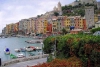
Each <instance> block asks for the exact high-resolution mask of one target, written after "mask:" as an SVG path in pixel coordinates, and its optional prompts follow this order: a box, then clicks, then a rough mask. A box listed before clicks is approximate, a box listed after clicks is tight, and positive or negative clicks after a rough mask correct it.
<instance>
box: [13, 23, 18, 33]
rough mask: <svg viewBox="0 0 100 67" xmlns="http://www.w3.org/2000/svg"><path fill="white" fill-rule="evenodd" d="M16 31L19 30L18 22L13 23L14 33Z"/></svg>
mask: <svg viewBox="0 0 100 67" xmlns="http://www.w3.org/2000/svg"><path fill="white" fill-rule="evenodd" d="M18 31H19V23H15V24H14V33H15V34H18Z"/></svg>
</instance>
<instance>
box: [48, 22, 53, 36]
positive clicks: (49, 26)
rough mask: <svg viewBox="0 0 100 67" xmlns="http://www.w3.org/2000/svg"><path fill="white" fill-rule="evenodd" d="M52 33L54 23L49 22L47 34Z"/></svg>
mask: <svg viewBox="0 0 100 67" xmlns="http://www.w3.org/2000/svg"><path fill="white" fill-rule="evenodd" d="M50 34H52V24H50V23H48V24H47V35H50Z"/></svg>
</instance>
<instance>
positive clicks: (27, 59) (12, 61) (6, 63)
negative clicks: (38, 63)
mask: <svg viewBox="0 0 100 67" xmlns="http://www.w3.org/2000/svg"><path fill="white" fill-rule="evenodd" d="M48 56H49V54H43V55H36V56H30V57H24V58H17V59H12V60H9V61H5V62H2V66H6V65H10V64H14V63H19V62H24V61H29V60H35V59H40V58H46V57H48Z"/></svg>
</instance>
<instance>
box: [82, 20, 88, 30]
mask: <svg viewBox="0 0 100 67" xmlns="http://www.w3.org/2000/svg"><path fill="white" fill-rule="evenodd" d="M83 30H87V26H86V19H83Z"/></svg>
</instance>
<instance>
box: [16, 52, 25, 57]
mask: <svg viewBox="0 0 100 67" xmlns="http://www.w3.org/2000/svg"><path fill="white" fill-rule="evenodd" d="M17 57H18V58H23V57H25V56H24V54H22V53H21V54H18V55H17Z"/></svg>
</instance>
